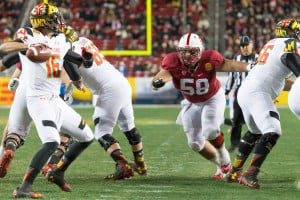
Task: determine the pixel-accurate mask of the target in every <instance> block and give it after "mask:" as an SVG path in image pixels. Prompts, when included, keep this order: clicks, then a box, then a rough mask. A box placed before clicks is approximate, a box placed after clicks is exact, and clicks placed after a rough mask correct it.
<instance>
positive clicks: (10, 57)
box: [2, 52, 20, 69]
mask: <svg viewBox="0 0 300 200" xmlns="http://www.w3.org/2000/svg"><path fill="white" fill-rule="evenodd" d="M18 62H20V57H19V54H18V53H17V52H15V53H10V54H7V55H5V56H4V57H3V59H2V64H3V65H4V66H5V67H6V68H7V69H8V68H10V67H11V66H13V65H15V64H17V63H18Z"/></svg>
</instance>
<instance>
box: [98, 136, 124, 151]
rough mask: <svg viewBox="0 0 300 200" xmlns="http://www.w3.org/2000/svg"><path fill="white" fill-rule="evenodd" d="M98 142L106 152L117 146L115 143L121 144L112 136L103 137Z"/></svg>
mask: <svg viewBox="0 0 300 200" xmlns="http://www.w3.org/2000/svg"><path fill="white" fill-rule="evenodd" d="M98 142H99V143H100V145H101V146H102V147H103V148H104V149H105V151H107V149H108V148H109V147H110V146H111V145H113V144H115V143H119V142H118V140H116V139H115V138H114V137H113V136H112V135H110V134H106V135H104V136H102V137H101V138H100V139H99V140H98Z"/></svg>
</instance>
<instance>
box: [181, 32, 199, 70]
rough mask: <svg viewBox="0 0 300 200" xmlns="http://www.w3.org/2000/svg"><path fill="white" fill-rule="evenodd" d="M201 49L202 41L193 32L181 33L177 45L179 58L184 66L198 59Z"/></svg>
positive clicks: (192, 63) (194, 62)
mask: <svg viewBox="0 0 300 200" xmlns="http://www.w3.org/2000/svg"><path fill="white" fill-rule="evenodd" d="M203 50H204V46H203V42H202V40H201V39H200V37H199V36H198V35H197V34H195V33H187V34H185V35H183V36H182V37H181V39H180V41H179V44H178V47H177V51H178V54H179V58H180V60H181V62H182V63H183V64H184V65H186V66H191V65H195V64H196V63H197V62H198V61H199V60H200V58H201V54H202V51H203Z"/></svg>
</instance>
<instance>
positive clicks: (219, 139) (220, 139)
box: [209, 132, 224, 148]
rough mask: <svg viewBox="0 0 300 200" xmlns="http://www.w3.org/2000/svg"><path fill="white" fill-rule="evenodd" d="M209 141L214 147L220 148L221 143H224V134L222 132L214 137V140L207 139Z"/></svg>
mask: <svg viewBox="0 0 300 200" xmlns="http://www.w3.org/2000/svg"><path fill="white" fill-rule="evenodd" d="M209 142H210V143H211V144H212V145H213V146H214V147H216V148H220V147H221V146H222V144H223V143H224V135H223V133H222V132H220V134H219V135H218V137H216V139H214V140H209Z"/></svg>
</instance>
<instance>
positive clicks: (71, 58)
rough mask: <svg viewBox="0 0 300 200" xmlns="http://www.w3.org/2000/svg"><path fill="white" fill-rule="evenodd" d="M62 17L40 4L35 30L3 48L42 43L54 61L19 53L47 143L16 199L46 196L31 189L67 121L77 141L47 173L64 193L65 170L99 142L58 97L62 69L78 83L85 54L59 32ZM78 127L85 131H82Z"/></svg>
mask: <svg viewBox="0 0 300 200" xmlns="http://www.w3.org/2000/svg"><path fill="white" fill-rule="evenodd" d="M60 19H61V18H60V12H59V11H58V8H57V7H55V6H52V5H50V4H46V3H42V4H39V5H37V6H35V7H34V8H33V10H32V11H31V14H30V22H31V25H32V28H21V29H19V30H18V31H17V33H16V38H17V40H16V41H14V42H8V43H4V44H2V45H1V46H0V51H1V52H4V53H10V52H13V51H23V50H27V46H28V45H30V44H33V43H43V44H47V45H48V46H49V47H50V48H51V53H52V56H51V58H50V59H48V60H47V61H46V62H43V63H33V62H31V61H30V60H29V59H28V58H27V57H26V56H24V55H23V54H22V53H20V54H19V56H20V59H21V62H22V65H23V70H22V73H23V75H22V76H24V82H25V84H26V101H27V108H28V112H29V115H30V117H31V118H32V119H33V121H34V122H35V126H36V129H37V131H38V134H39V137H40V139H41V141H42V143H43V145H42V147H41V149H40V150H39V151H38V152H37V153H36V154H35V156H34V157H33V159H32V161H31V163H30V166H29V169H28V173H27V174H26V175H25V178H24V179H23V182H22V184H21V186H20V187H18V188H17V189H15V191H14V193H13V195H14V197H16V198H24V197H25V198H43V195H42V194H40V193H36V192H34V191H33V190H32V185H33V182H34V180H35V178H36V177H37V175H38V174H39V172H40V170H41V169H42V167H43V166H44V164H45V163H46V162H47V160H48V159H49V158H50V156H51V155H52V154H53V152H54V151H55V150H56V148H57V147H58V144H59V143H60V137H59V133H58V130H59V129H60V127H61V125H62V123H65V126H66V127H69V129H70V130H72V129H73V130H74V131H72V132H71V133H70V134H72V135H73V136H74V137H76V139H77V140H78V141H76V142H74V143H73V144H72V145H71V146H70V148H69V151H68V152H67V153H66V154H65V155H64V157H63V158H62V160H61V161H60V162H59V164H58V166H57V170H55V171H52V173H49V174H47V179H48V180H49V181H51V182H53V183H55V184H57V185H58V186H59V187H60V188H61V189H62V190H63V191H67V192H70V191H71V188H70V186H69V185H68V184H67V183H66V181H65V179H64V171H65V170H66V169H67V168H68V166H69V165H70V164H71V163H72V161H74V160H75V159H76V158H77V156H78V155H79V154H80V153H81V152H82V151H83V150H84V149H86V148H87V147H88V146H89V145H90V144H91V142H92V141H93V138H94V136H93V133H92V131H91V130H90V128H89V127H88V126H87V125H86V124H85V123H84V122H83V121H82V119H81V117H80V115H78V114H74V110H72V109H71V108H70V107H69V106H67V105H66V104H65V102H63V100H62V99H61V98H60V97H59V90H60V84H61V71H62V67H61V66H64V68H65V69H66V71H67V72H68V75H69V76H70V78H71V79H72V80H73V81H77V82H80V80H81V77H80V75H79V72H78V71H77V70H76V69H78V68H77V66H76V65H80V64H81V60H82V58H81V56H77V55H75V54H74V53H73V52H72V51H71V50H70V43H69V42H67V40H66V38H65V35H64V34H59V33H58V30H59V26H60V25H61V21H60ZM63 62H64V63H63ZM63 64H64V65H63ZM73 65H75V68H74V67H73ZM78 128H79V129H80V131H78V130H77V129H78ZM13 143H14V144H16V143H17V141H16V140H15V141H14V140H13V138H12V139H11V141H10V142H9V141H6V146H7V147H9V146H10V144H13ZM12 146H13V145H12ZM12 148H15V147H12Z"/></svg>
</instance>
